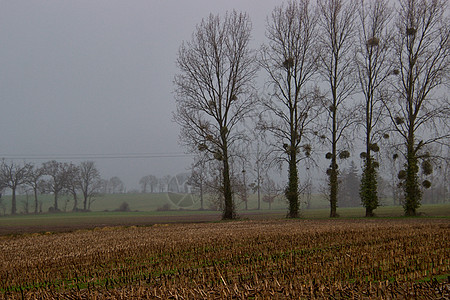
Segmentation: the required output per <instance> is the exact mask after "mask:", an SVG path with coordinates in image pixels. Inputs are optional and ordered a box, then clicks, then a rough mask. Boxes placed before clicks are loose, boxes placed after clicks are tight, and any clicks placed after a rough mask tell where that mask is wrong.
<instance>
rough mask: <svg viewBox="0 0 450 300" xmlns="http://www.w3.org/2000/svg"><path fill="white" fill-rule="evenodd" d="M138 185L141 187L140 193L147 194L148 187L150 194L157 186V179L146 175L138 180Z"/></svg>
mask: <svg viewBox="0 0 450 300" xmlns="http://www.w3.org/2000/svg"><path fill="white" fill-rule="evenodd" d="M139 184H140V185H141V187H142V193H144V194H145V193H147V187H150V192H151V193H153V192H154V190H155V187H156V186H157V185H158V178H156V176H154V175H146V176H143V177H142V178H141V179H140V180H139Z"/></svg>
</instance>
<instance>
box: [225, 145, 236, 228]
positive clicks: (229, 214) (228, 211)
mask: <svg viewBox="0 0 450 300" xmlns="http://www.w3.org/2000/svg"><path fill="white" fill-rule="evenodd" d="M223 196H224V200H225V207H224V211H223V216H222V219H224V220H231V219H234V217H235V215H236V213H235V211H234V205H233V195H232V191H231V181H230V167H229V164H228V157H227V154H225V153H224V156H223Z"/></svg>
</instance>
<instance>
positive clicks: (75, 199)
mask: <svg viewBox="0 0 450 300" xmlns="http://www.w3.org/2000/svg"><path fill="white" fill-rule="evenodd" d="M77 206H78V197H77V194H76V193H74V194H73V208H72V211H77V209H78V207H77Z"/></svg>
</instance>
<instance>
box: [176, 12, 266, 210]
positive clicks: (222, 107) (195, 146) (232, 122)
mask: <svg viewBox="0 0 450 300" xmlns="http://www.w3.org/2000/svg"><path fill="white" fill-rule="evenodd" d="M250 31H251V23H250V19H249V17H248V15H247V14H245V13H238V12H236V11H233V12H231V13H227V14H226V15H225V17H223V18H221V17H219V16H214V15H210V16H209V17H208V18H206V19H203V20H202V22H201V23H200V24H199V25H198V26H197V28H196V30H195V32H194V34H193V36H192V39H191V41H190V42H184V43H183V44H182V45H181V47H180V49H179V52H178V59H177V65H178V68H179V70H180V73H179V74H178V75H176V76H175V80H174V83H175V86H176V89H175V92H176V101H177V110H176V112H175V114H174V119H175V121H176V122H177V123H178V124H179V125H180V126H181V134H180V139H181V141H182V142H183V143H184V145H185V146H187V147H188V148H189V150H190V151H192V152H197V151H204V152H205V153H206V154H207V155H209V156H210V157H211V158H212V157H214V158H215V159H217V160H218V161H220V162H221V163H222V165H223V169H222V177H223V178H222V179H223V180H221V182H222V183H223V189H222V193H223V199H224V210H223V215H222V217H223V219H233V218H234V217H235V210H234V205H233V197H232V193H233V192H232V187H231V179H230V178H231V177H230V162H229V159H230V155H231V153H230V151H231V149H232V147H233V145H234V144H236V143H238V142H240V140H242V139H243V138H245V132H244V131H243V130H242V127H240V124H241V123H242V122H243V121H244V119H245V117H246V116H248V115H249V114H250V112H251V111H252V110H253V109H254V97H253V93H254V86H253V79H254V77H255V75H256V70H257V66H256V64H255V54H254V52H253V51H251V50H250V48H249V42H250Z"/></svg>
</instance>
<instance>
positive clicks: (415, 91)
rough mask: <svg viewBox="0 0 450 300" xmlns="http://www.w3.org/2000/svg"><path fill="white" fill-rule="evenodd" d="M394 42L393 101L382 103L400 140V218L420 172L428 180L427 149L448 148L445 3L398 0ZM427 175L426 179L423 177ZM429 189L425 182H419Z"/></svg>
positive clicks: (410, 204)
mask: <svg viewBox="0 0 450 300" xmlns="http://www.w3.org/2000/svg"><path fill="white" fill-rule="evenodd" d="M398 4H399V9H398V16H397V19H396V29H395V38H394V41H393V46H394V53H395V67H397V68H398V71H397V72H396V73H397V74H399V75H398V76H396V79H397V81H396V82H395V84H394V85H393V88H394V95H393V96H392V97H391V98H389V99H385V103H386V107H387V108H388V111H389V116H390V119H391V120H392V125H393V129H394V130H395V132H396V133H397V134H398V135H399V136H400V137H401V139H402V140H403V142H402V144H403V148H404V150H403V151H402V154H403V155H404V157H405V160H406V164H405V169H404V170H401V171H400V172H399V177H400V178H401V179H402V180H403V182H402V184H403V189H404V195H405V199H404V204H403V208H404V210H405V215H409V216H414V215H416V210H417V208H418V207H419V206H420V202H421V198H422V190H421V187H420V184H419V176H418V174H419V166H420V160H422V164H421V166H422V169H423V170H424V171H425V173H428V174H431V173H432V168H430V166H431V164H430V163H429V161H428V159H429V158H430V156H432V154H431V153H428V152H427V147H428V146H429V145H431V144H435V143H438V144H442V145H446V147H448V146H449V138H450V122H448V121H449V118H450V105H449V98H448V83H449V81H448V80H449V74H450V69H449V68H450V61H449V53H450V51H449V50H450V40H449V36H450V31H449V24H450V19H449V13H448V8H449V2H448V1H447V0H399V1H398ZM425 175H427V174H425ZM423 186H424V187H430V186H431V184H430V182H429V181H427V180H425V181H424V182H423Z"/></svg>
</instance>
